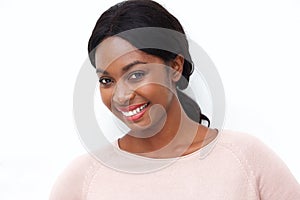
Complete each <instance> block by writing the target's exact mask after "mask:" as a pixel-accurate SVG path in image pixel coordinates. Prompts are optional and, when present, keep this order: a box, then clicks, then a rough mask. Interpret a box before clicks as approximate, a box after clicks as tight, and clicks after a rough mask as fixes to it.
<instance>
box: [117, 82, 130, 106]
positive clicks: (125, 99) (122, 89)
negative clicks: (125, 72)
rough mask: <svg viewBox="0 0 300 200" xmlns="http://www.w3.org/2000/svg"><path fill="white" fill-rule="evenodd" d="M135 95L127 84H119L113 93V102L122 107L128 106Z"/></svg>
mask: <svg viewBox="0 0 300 200" xmlns="http://www.w3.org/2000/svg"><path fill="white" fill-rule="evenodd" d="M134 96H135V94H134V91H133V90H132V89H130V88H129V87H128V85H126V84H125V83H118V84H117V85H116V87H115V91H114V93H113V99H112V100H113V101H114V102H116V103H117V104H120V105H128V104H129V101H130V100H132V99H133V98H134Z"/></svg>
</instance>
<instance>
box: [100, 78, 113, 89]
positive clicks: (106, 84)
mask: <svg viewBox="0 0 300 200" xmlns="http://www.w3.org/2000/svg"><path fill="white" fill-rule="evenodd" d="M107 80H109V81H108V82H106V83H104V82H103V81H107ZM112 82H113V80H112V79H111V78H107V77H101V78H100V79H99V83H100V85H102V86H104V87H108V86H109V85H110V84H111V83H112Z"/></svg>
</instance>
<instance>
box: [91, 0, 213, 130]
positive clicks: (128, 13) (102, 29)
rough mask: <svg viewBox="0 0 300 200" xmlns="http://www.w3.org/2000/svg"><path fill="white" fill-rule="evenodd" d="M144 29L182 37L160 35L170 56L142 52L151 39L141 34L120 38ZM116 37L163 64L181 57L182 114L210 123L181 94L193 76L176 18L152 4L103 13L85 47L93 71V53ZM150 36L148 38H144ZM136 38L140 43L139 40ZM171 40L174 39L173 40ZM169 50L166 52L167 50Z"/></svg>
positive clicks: (131, 2)
mask: <svg viewBox="0 0 300 200" xmlns="http://www.w3.org/2000/svg"><path fill="white" fill-rule="evenodd" d="M147 27H158V28H163V29H165V30H172V31H176V32H179V33H181V35H182V37H177V36H176V38H175V41H174V40H171V39H172V37H171V36H170V34H161V35H162V37H163V38H160V40H159V43H162V44H160V45H166V46H170V45H171V46H172V47H171V48H172V52H171V51H168V50H165V49H161V48H144V47H147V46H151V45H150V43H153V41H154V40H153V38H152V39H151V40H147V38H146V37H141V35H143V34H140V33H138V34H133V35H132V34H123V35H122V33H123V32H125V31H129V30H132V29H139V28H147ZM117 34H121V35H119V36H120V37H122V38H123V39H125V40H127V41H128V42H129V43H131V44H132V45H133V46H135V47H136V48H137V49H140V50H141V51H143V52H145V53H147V54H150V55H153V56H157V57H159V58H161V59H162V60H164V61H165V62H169V61H172V60H174V59H175V58H176V56H177V55H178V54H181V55H183V57H184V64H183V71H182V77H181V78H180V80H179V81H178V82H177V85H176V86H177V90H176V91H177V95H178V99H179V101H180V103H181V105H182V107H183V109H184V111H185V113H186V114H187V115H188V116H189V118H191V119H192V120H194V121H196V122H198V123H200V124H201V122H202V120H205V121H207V122H208V126H209V125H210V120H209V119H208V118H207V117H206V116H205V115H204V114H202V113H201V109H200V107H199V106H198V104H197V103H196V102H195V101H194V100H193V99H192V98H190V97H189V96H188V95H186V94H184V93H183V92H182V91H181V90H183V89H185V88H187V86H188V82H189V78H190V75H191V74H192V73H193V69H194V68H193V63H192V60H191V56H190V53H189V48H188V41H187V39H186V36H185V32H184V30H183V27H182V26H181V24H180V22H179V21H178V19H177V18H176V17H174V16H173V15H172V14H171V13H169V12H168V11H167V10H166V9H165V8H164V7H163V6H161V5H160V4H158V3H157V2H155V1H152V0H128V1H123V2H121V3H118V4H116V5H114V6H112V7H110V8H109V9H108V10H106V11H105V12H104V13H103V14H102V15H101V16H100V18H99V19H98V21H97V23H96V25H95V27H94V30H93V32H92V35H91V37H90V39H89V43H88V52H89V58H90V61H91V63H92V65H93V66H94V67H96V65H95V49H96V47H97V46H98V45H99V44H100V43H101V42H102V41H103V40H104V39H106V38H108V37H110V36H115V35H117ZM148 36H151V34H147V37H148ZM138 38H139V39H138ZM173 39H174V38H173ZM167 49H168V48H167Z"/></svg>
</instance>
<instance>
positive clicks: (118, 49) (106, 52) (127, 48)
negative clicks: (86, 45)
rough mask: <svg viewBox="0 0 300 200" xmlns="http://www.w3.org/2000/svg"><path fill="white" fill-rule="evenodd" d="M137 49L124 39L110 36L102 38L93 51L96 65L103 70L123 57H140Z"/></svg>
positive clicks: (140, 54)
mask: <svg viewBox="0 0 300 200" xmlns="http://www.w3.org/2000/svg"><path fill="white" fill-rule="evenodd" d="M142 56H143V55H142V53H141V51H139V50H138V49H137V48H136V47H134V46H133V45H132V44H130V43H129V42H127V41H126V40H124V39H122V38H120V37H116V36H112V37H109V38H106V39H105V40H103V41H102V42H101V43H100V44H99V45H98V47H97V49H96V53H95V63H96V67H97V68H100V69H103V70H105V68H107V67H108V66H109V65H111V64H112V63H113V62H116V61H119V60H122V58H125V59H127V60H128V58H129V59H130V58H133V57H142Z"/></svg>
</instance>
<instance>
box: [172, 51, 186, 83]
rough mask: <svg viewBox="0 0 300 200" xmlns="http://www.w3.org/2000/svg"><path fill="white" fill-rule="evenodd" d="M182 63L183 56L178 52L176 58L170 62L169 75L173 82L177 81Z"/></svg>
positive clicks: (180, 73)
mask: <svg viewBox="0 0 300 200" xmlns="http://www.w3.org/2000/svg"><path fill="white" fill-rule="evenodd" d="M183 64H184V58H183V56H182V55H180V54H178V55H177V56H176V58H175V59H174V60H173V61H172V62H171V66H170V67H171V68H172V71H171V77H172V80H173V81H174V82H177V81H179V79H180V78H181V75H182V70H183Z"/></svg>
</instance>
